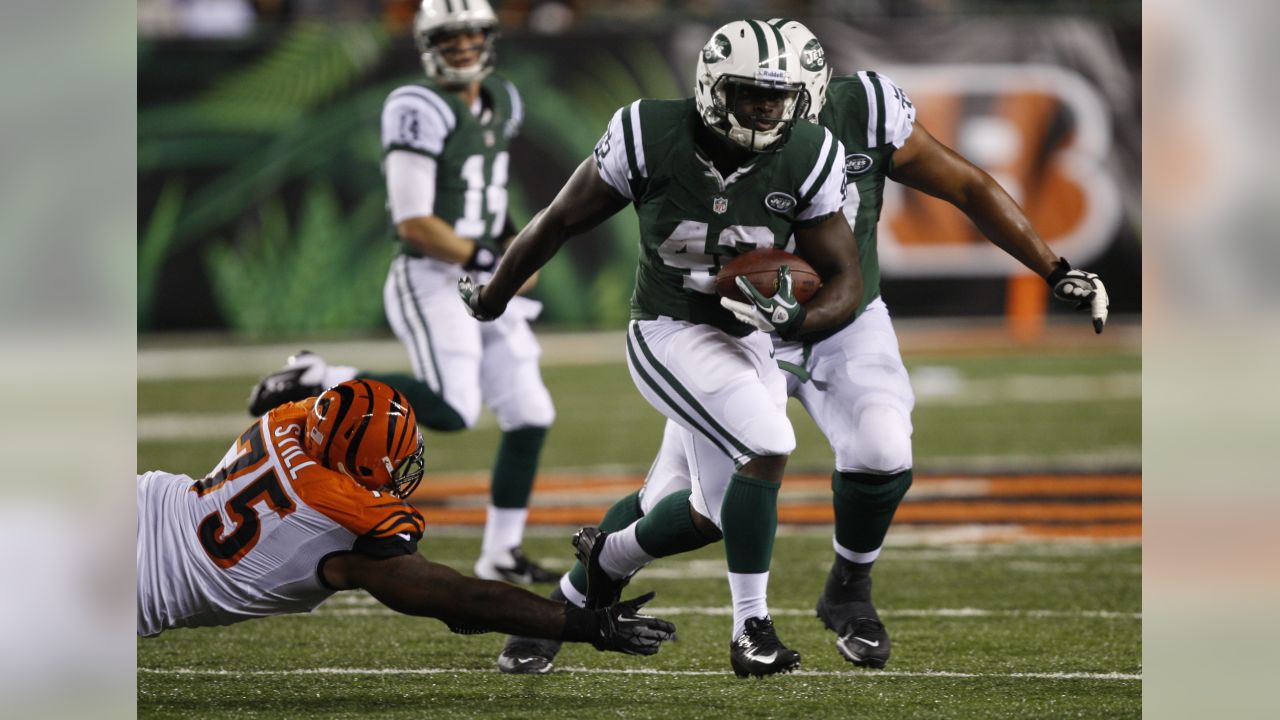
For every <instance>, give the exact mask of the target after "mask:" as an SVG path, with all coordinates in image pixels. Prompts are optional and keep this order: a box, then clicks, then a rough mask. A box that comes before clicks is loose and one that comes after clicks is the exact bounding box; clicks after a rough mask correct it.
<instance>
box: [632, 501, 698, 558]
mask: <svg viewBox="0 0 1280 720" xmlns="http://www.w3.org/2000/svg"><path fill="white" fill-rule="evenodd" d="M689 495H690V492H689V491H688V490H680V491H678V492H673V493H671V494H670V495H668V496H666V497H664V498H662V499H661V500H659V501H658V504H657V505H654V506H653V509H652V510H650V511H649V512H648V513H647V514H645V516H644V517H642V518H640V522H638V523H636V542H637V543H638V544H639V545H640V549H641V550H644V551H645V552H646V553H648V554H649V555H652V556H653V557H656V558H660V557H668V556H671V555H679V554H680V553H683V552H689V551H690V550H697V549H698V548H700V547H706V546H707V545H710V544H711V543H713V542H715V538H709V537H707V536H706V535H703V534H702V533H701V532H699V531H698V527H697V526H696V525H694V524H693V516H692V515H691V514H690V513H692V512H693V510H692V509H691V508H690V507H689Z"/></svg>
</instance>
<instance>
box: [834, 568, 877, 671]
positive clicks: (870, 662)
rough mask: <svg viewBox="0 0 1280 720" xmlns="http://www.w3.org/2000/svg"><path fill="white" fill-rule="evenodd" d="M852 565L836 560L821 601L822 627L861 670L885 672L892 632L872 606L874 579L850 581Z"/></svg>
mask: <svg viewBox="0 0 1280 720" xmlns="http://www.w3.org/2000/svg"><path fill="white" fill-rule="evenodd" d="M849 565H850V563H844V562H842V560H837V561H836V564H835V566H833V567H832V568H831V574H830V575H828V576H827V584H826V587H825V588H824V589H823V591H822V595H821V596H819V597H818V606H817V613H818V618H819V619H820V620H822V624H823V625H825V626H826V627H827V629H828V630H831V631H832V632H834V633H835V634H836V635H837V638H836V649H837V650H839V651H840V654H841V655H843V656H844V658H845V659H846V660H848V661H849V662H851V663H853V664H854V665H857V666H858V667H868V668H877V669H879V668H883V667H884V666H885V665H887V664H888V663H889V649H890V644H889V631H888V630H886V629H885V627H884V623H882V622H880V615H879V613H877V612H876V608H875V606H874V605H872V604H871V578H870V577H868V576H862V577H858V578H850V577H849V576H848V574H847V572H845V571H846V570H847V568H848V566H849Z"/></svg>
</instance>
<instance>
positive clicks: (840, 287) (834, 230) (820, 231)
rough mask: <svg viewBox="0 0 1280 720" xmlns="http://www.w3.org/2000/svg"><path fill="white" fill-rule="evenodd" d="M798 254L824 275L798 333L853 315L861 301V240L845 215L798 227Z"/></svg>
mask: <svg viewBox="0 0 1280 720" xmlns="http://www.w3.org/2000/svg"><path fill="white" fill-rule="evenodd" d="M795 235H796V254H798V255H799V256H800V257H802V258H804V259H805V260H807V261H808V262H809V264H810V265H811V266H813V269H814V270H815V271H817V273H818V277H820V278H822V287H821V288H819V289H818V292H817V293H816V294H815V295H814V296H813V297H812V298H810V300H809V302H808V303H807V304H806V305H805V316H804V321H803V324H802V325H801V326H800V330H799V334H807V333H812V332H818V331H820V330H826V329H828V328H831V327H834V326H836V325H837V324H839V323H842V322H844V321H846V320H848V319H849V318H850V317H853V313H854V311H855V310H857V309H858V305H859V304H860V303H861V302H862V270H861V268H860V265H859V263H858V242H857V241H856V240H854V239H853V231H852V230H850V229H849V223H848V222H847V221H846V220H845V219H844V215H842V214H840V213H835V214H834V215H831V216H830V217H828V218H827V219H826V220H823V221H822V222H820V223H818V224H816V225H813V226H810V227H798V228H796V231H795Z"/></svg>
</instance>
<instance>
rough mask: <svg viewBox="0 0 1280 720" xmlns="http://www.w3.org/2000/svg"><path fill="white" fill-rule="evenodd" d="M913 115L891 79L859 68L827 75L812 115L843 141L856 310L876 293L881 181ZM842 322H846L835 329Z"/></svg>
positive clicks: (912, 125) (905, 138)
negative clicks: (858, 277) (822, 98)
mask: <svg viewBox="0 0 1280 720" xmlns="http://www.w3.org/2000/svg"><path fill="white" fill-rule="evenodd" d="M915 115H916V111H915V106H914V105H912V104H911V100H909V99H908V98H907V95H906V93H904V92H902V90H901V89H899V88H898V86H896V85H894V84H893V82H892V81H890V80H889V79H888V78H886V77H884V76H882V75H878V74H876V73H874V72H860V73H858V74H856V75H848V76H844V77H836V78H832V80H831V84H830V85H829V86H828V88H827V102H826V105H825V106H824V107H823V108H822V114H821V115H820V116H819V118H818V121H819V123H821V124H822V126H823V127H825V128H827V129H828V130H830V131H831V132H832V133H833V134H834V135H835V136H836V138H838V139H839V140H840V142H841V143H843V144H844V152H845V156H844V173H845V177H846V179H847V181H848V183H849V193H848V198H847V199H846V201H845V206H844V214H845V217H846V218H847V219H849V220H850V223H851V224H852V229H853V236H854V238H855V239H856V240H857V241H858V260H859V262H860V263H861V265H862V287H863V291H862V302H861V303H860V304H859V305H858V313H861V312H862V311H863V310H864V309H865V308H866V307H867V303H869V302H871V301H872V300H874V299H876V297H877V296H878V295H879V294H880V258H879V255H878V253H877V251H876V225H877V224H878V223H879V221H880V210H881V208H882V207H883V205H884V182H885V177H886V176H887V175H888V173H889V171H890V170H891V169H892V168H893V152H894V151H895V150H897V149H898V148H900V147H902V144H903V143H905V142H906V141H907V138H908V137H909V136H910V135H911V129H912V127H914V124H915ZM855 317H856V316H855ZM852 321H853V319H852V318H850V321H849V322H852ZM844 325H848V323H844V324H842V325H841V326H840V327H844ZM838 329H839V328H838V327H837V328H834V329H832V330H828V331H826V332H825V333H823V335H829V334H831V333H833V332H835V331H836V330H838ZM808 339H810V338H808V337H806V340H808Z"/></svg>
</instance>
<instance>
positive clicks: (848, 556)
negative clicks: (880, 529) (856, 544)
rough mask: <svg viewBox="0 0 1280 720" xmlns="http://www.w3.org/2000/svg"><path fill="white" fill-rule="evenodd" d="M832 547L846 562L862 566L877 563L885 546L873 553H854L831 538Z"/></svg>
mask: <svg viewBox="0 0 1280 720" xmlns="http://www.w3.org/2000/svg"><path fill="white" fill-rule="evenodd" d="M831 545H832V546H833V547H835V549H836V554H837V555H839V556H840V557H842V558H844V559H845V560H848V561H849V562H853V563H859V564H862V565H865V564H867V563H869V562H875V561H876V558H878V557H880V551H881V550H883V549H884V546H883V545H881V546H880V547H878V548H876V549H875V550H872V551H871V552H864V553H860V552H854V551H852V550H850V549H849V548H847V547H845V546H843V545H841V544H840V543H838V542H836V539H835V538H831Z"/></svg>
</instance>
